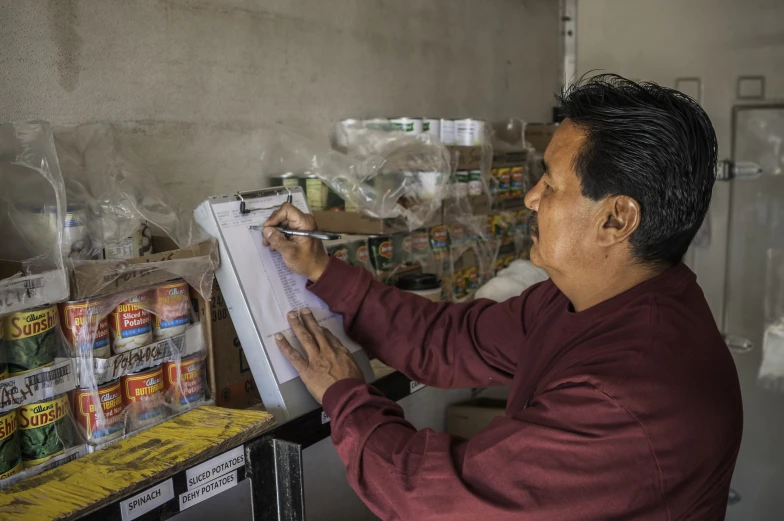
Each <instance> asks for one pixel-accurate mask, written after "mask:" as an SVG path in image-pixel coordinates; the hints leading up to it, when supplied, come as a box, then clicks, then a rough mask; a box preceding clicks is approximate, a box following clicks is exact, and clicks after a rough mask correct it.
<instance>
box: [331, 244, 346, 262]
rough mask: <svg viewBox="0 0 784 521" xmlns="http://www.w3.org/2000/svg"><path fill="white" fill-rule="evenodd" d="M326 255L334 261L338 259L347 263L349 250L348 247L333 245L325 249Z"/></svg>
mask: <svg viewBox="0 0 784 521" xmlns="http://www.w3.org/2000/svg"><path fill="white" fill-rule="evenodd" d="M327 253H328V254H329V256H330V257H334V258H336V259H340V260H342V261H343V262H348V261H349V260H348V259H349V249H348V245H347V244H345V243H343V244H333V245H332V246H328V247H327Z"/></svg>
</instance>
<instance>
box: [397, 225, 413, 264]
mask: <svg viewBox="0 0 784 521" xmlns="http://www.w3.org/2000/svg"><path fill="white" fill-rule="evenodd" d="M411 242H412V241H411V234H410V233H398V234H395V235H393V236H392V249H393V251H394V255H395V257H394V261H395V264H397V265H398V266H408V265H410V264H412V263H413V262H414V259H413V256H412V253H413V252H412V244H411Z"/></svg>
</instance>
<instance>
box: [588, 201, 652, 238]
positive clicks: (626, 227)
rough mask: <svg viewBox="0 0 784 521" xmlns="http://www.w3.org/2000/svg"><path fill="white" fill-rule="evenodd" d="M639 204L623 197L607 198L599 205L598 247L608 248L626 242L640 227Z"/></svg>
mask: <svg viewBox="0 0 784 521" xmlns="http://www.w3.org/2000/svg"><path fill="white" fill-rule="evenodd" d="M641 216H642V212H641V210H640V204H639V203H638V202H637V201H635V200H634V199H632V198H631V197H628V196H625V195H616V196H613V197H608V198H607V199H605V200H604V201H602V204H601V214H600V217H601V218H600V222H599V233H598V238H599V245H600V246H604V247H608V246H612V245H614V244H618V243H621V242H623V241H625V240H628V238H629V236H630V235H631V234H632V233H634V230H636V229H637V228H638V227H639V226H640V217H641Z"/></svg>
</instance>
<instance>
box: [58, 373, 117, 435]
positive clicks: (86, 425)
mask: <svg viewBox="0 0 784 521" xmlns="http://www.w3.org/2000/svg"><path fill="white" fill-rule="evenodd" d="M96 398H97V401H98V403H96ZM71 401H72V402H73V409H74V417H75V419H76V424H77V425H78V426H79V427H80V428H81V430H82V432H83V433H84V434H85V438H87V441H88V442H90V443H93V444H99V443H103V442H106V441H109V440H113V439H115V438H119V437H120V436H122V435H123V434H125V415H124V412H125V404H124V403H123V399H122V390H121V388H120V379H119V378H118V379H116V380H113V381H111V382H109V383H107V384H104V385H101V386H99V387H98V389H96V390H95V391H93V390H91V389H76V390H75V391H74V392H73V399H72V400H71ZM98 406H100V412H99V409H98ZM101 413H102V414H101Z"/></svg>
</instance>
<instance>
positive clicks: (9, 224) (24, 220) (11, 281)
mask: <svg viewBox="0 0 784 521" xmlns="http://www.w3.org/2000/svg"><path fill="white" fill-rule="evenodd" d="M0 180H1V181H2V186H3V190H2V192H0V229H2V230H3V240H2V241H0V260H1V261H0V272H2V273H0V275H2V276H3V277H4V278H3V279H2V280H0V295H2V298H0V315H3V314H7V313H10V312H13V311H19V310H22V309H26V308H30V307H34V306H38V305H41V304H45V303H48V302H56V301H58V300H60V299H63V298H65V297H66V296H67V294H68V286H67V277H66V273H65V270H64V266H63V257H62V251H61V246H60V245H61V243H62V223H63V220H64V216H65V211H66V203H65V188H64V185H63V179H62V176H61V173H60V167H59V164H58V160H57V155H56V153H55V148H54V142H53V138H52V131H51V128H50V127H49V124H48V123H46V122H43V121H27V122H11V123H2V124H0Z"/></svg>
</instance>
